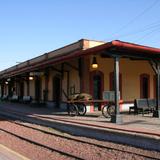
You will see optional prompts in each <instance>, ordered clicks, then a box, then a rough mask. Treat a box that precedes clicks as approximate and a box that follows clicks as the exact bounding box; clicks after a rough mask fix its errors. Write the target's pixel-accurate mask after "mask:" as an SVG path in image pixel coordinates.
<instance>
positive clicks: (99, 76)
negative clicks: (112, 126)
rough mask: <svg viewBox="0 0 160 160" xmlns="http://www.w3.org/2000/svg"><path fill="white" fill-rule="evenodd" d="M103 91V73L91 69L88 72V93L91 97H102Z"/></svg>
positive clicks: (99, 107)
mask: <svg viewBox="0 0 160 160" xmlns="http://www.w3.org/2000/svg"><path fill="white" fill-rule="evenodd" d="M103 91H104V74H103V73H102V72H101V71H93V72H91V73H90V93H91V95H92V96H93V99H102V93H103ZM97 107H98V109H99V110H100V109H101V106H100V105H98V104H95V108H97Z"/></svg>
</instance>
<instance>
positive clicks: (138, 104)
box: [129, 98, 156, 115]
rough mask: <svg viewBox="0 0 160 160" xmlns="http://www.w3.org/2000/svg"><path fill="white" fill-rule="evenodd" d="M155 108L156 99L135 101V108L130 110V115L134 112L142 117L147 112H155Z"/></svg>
mask: <svg viewBox="0 0 160 160" xmlns="http://www.w3.org/2000/svg"><path fill="white" fill-rule="evenodd" d="M155 106H156V100H155V99H147V98H144V99H135V100H134V106H132V107H130V108H129V114H130V113H131V112H132V111H134V113H137V114H138V113H142V115H144V113H145V112H147V113H149V112H153V111H154V110H155Z"/></svg>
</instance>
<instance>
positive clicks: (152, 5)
mask: <svg viewBox="0 0 160 160" xmlns="http://www.w3.org/2000/svg"><path fill="white" fill-rule="evenodd" d="M158 2H159V0H155V1H154V2H153V3H152V4H151V5H150V6H149V7H147V8H145V9H144V10H143V11H142V12H141V13H139V14H137V15H136V16H135V17H134V18H133V19H131V20H130V21H129V22H128V23H126V24H125V25H123V26H122V27H120V29H118V30H117V31H116V32H115V33H114V35H115V36H114V37H119V35H118V33H119V32H120V31H123V30H124V29H126V28H127V27H128V26H129V25H130V24H132V23H133V22H135V21H136V20H137V19H138V18H139V17H141V16H143V15H144V14H145V13H146V12H148V11H149V10H151V9H152V8H153V7H154V6H155V5H156V4H157V3H158ZM116 39H117V38H116Z"/></svg>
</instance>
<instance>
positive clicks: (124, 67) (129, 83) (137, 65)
mask: <svg viewBox="0 0 160 160" xmlns="http://www.w3.org/2000/svg"><path fill="white" fill-rule="evenodd" d="M92 58H93V57H91V58H90V72H92V71H93V69H92V68H91V63H92ZM97 63H98V70H99V71H101V72H103V73H104V90H109V74H110V72H113V70H114V61H113V59H112V58H101V57H99V56H97ZM120 73H121V74H122V99H123V100H124V101H133V100H134V99H135V98H139V97H140V75H141V74H143V73H146V74H149V75H150V98H153V76H154V72H153V70H152V68H151V66H150V64H149V63H148V62H147V61H136V60H134V61H133V60H129V59H121V60H120Z"/></svg>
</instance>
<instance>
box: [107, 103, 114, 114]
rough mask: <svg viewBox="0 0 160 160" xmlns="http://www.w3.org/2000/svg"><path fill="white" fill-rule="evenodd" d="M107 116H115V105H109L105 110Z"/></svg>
mask: <svg viewBox="0 0 160 160" xmlns="http://www.w3.org/2000/svg"><path fill="white" fill-rule="evenodd" d="M107 112H108V114H109V116H113V115H115V105H110V106H109V107H108V109H107Z"/></svg>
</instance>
